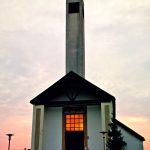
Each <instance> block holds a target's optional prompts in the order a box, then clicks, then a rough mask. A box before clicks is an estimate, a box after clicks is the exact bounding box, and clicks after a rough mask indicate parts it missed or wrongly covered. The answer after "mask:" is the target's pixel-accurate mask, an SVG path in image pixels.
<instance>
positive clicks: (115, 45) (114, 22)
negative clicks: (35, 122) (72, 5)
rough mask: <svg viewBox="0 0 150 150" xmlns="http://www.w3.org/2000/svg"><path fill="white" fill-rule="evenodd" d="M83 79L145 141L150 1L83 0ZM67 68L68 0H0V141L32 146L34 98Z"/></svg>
mask: <svg viewBox="0 0 150 150" xmlns="http://www.w3.org/2000/svg"><path fill="white" fill-rule="evenodd" d="M84 4H85V58H86V59H85V66H86V70H85V72H86V75H85V76H86V79H87V80H88V81H90V82H92V83H93V84H95V85H96V86H98V87H100V88H101V89H103V90H105V91H107V92H108V93H110V94H111V95H113V96H115V98H116V112H117V119H118V120H119V121H121V122H123V123H124V124H125V125H127V126H129V127H130V128H131V129H133V130H135V131H136V132H137V133H139V134H140V135H142V136H143V137H145V139H146V141H145V142H144V147H145V150H149V149H150V110H149V104H150V103H149V99H150V42H149V39H150V17H149V16H150V1H149V0H132V1H131V0H126V1H125V0H112V1H110V0H92V1H91V0H84ZM64 75H65V0H64V1H62V0H0V120H1V123H0V149H1V150H7V145H8V138H7V137H6V134H7V133H13V134H14V136H13V137H12V141H11V148H12V149H13V150H14V149H15V150H21V149H23V148H25V147H26V148H30V145H31V127H32V105H31V104H30V103H29V102H30V100H31V99H33V98H34V97H35V96H37V95H38V94H39V93H41V92H42V91H44V90H45V89H47V88H48V87H49V86H51V85H52V84H53V83H55V82H56V81H57V80H59V79H60V78H61V77H62V76H64Z"/></svg>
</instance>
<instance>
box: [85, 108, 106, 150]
mask: <svg viewBox="0 0 150 150" xmlns="http://www.w3.org/2000/svg"><path fill="white" fill-rule="evenodd" d="M100 131H101V107H100V106H88V107H87V135H88V137H89V139H88V150H102V149H103V139H102V135H101V134H100V133H99V132H100Z"/></svg>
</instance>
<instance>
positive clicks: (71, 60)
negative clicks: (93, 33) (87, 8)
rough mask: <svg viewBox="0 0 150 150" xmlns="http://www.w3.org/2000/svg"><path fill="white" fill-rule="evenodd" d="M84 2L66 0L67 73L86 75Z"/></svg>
mask: <svg viewBox="0 0 150 150" xmlns="http://www.w3.org/2000/svg"><path fill="white" fill-rule="evenodd" d="M84 48H85V46H84V2H83V0H66V73H68V72H70V71H73V72H75V73H77V74H78V75H80V76H81V77H84V76H85V50H84Z"/></svg>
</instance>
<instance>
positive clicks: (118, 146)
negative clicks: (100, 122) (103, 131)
mask: <svg viewBox="0 0 150 150" xmlns="http://www.w3.org/2000/svg"><path fill="white" fill-rule="evenodd" d="M125 146H126V142H125V141H124V140H123V136H122V133H121V130H119V129H118V126H117V124H116V121H115V119H112V121H111V123H110V124H109V130H108V139H107V143H106V147H107V150H125Z"/></svg>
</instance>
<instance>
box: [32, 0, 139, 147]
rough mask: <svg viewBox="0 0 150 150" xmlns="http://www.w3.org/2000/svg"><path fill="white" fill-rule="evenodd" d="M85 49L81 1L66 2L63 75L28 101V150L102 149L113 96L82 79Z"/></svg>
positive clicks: (112, 109)
mask: <svg viewBox="0 0 150 150" xmlns="http://www.w3.org/2000/svg"><path fill="white" fill-rule="evenodd" d="M84 47H85V46H84V3H83V0H66V75H65V76H64V77H62V78H61V79H60V80H59V81H57V82H56V83H54V84H53V85H52V86H50V87H49V88H48V89H46V90H45V91H43V92H42V93H41V94H39V95H38V96H36V97H35V98H34V99H32V100H31V101H30V103H31V104H32V105H33V121H32V122H33V124H32V145H31V150H100V149H101V150H102V149H104V143H103V142H106V141H103V136H102V135H101V133H100V132H102V131H105V132H107V131H108V124H109V122H110V120H111V118H115V97H114V96H112V95H111V94H109V93H107V92H106V91H104V90H102V89H100V88H99V87H97V86H95V85H94V84H92V83H91V82H89V81H88V80H86V79H85V78H84V76H85V59H84V57H85V54H84V51H85V50H84ZM120 128H121V130H122V131H123V132H124V135H125V136H126V135H127V132H126V129H124V128H122V126H120ZM127 137H128V135H127ZM104 138H105V140H106V139H107V135H104ZM140 148H141V149H136V150H142V146H140Z"/></svg>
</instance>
